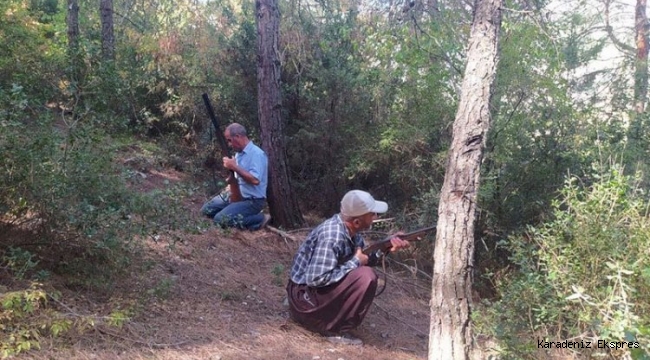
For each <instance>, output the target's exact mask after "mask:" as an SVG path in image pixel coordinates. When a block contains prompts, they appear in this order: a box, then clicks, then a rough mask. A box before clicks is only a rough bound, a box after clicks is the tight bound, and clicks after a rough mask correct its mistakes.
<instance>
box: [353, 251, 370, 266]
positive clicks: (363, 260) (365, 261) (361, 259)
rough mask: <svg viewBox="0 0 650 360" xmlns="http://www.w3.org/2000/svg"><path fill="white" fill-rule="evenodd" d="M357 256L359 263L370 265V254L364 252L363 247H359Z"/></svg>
mask: <svg viewBox="0 0 650 360" xmlns="http://www.w3.org/2000/svg"><path fill="white" fill-rule="evenodd" d="M354 256H356V258H357V259H358V260H359V265H361V266H363V265H368V255H366V254H364V253H363V249H361V248H357V252H356V253H355V254H354Z"/></svg>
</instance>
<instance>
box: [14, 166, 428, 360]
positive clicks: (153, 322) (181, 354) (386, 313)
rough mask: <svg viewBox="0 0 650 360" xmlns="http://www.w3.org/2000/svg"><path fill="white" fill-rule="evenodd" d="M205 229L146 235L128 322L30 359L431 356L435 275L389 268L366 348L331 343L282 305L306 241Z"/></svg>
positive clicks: (191, 202)
mask: <svg viewBox="0 0 650 360" xmlns="http://www.w3.org/2000/svg"><path fill="white" fill-rule="evenodd" d="M147 179H148V180H147V182H148V184H145V185H146V186H148V187H160V186H167V185H168V184H170V179H172V182H176V181H181V179H182V176H180V175H179V174H174V173H169V172H168V173H162V172H158V173H156V174H149V176H148V178H147ZM203 200H204V199H201V198H198V197H197V198H194V199H187V201H185V206H186V208H187V211H188V212H196V211H197V209H198V208H200V206H201V203H202V201H203ZM197 216H198V214H197ZM205 226H206V228H208V230H207V231H205V232H203V233H201V234H179V236H180V238H181V240H182V241H180V242H176V243H175V245H174V246H171V247H170V246H169V242H168V241H165V240H167V239H164V238H160V239H158V241H157V242H154V241H153V240H151V239H150V240H147V241H146V255H145V258H144V259H142V260H143V261H145V262H147V264H150V270H149V271H146V272H145V273H134V274H131V277H130V278H129V279H125V280H124V281H123V282H122V283H120V284H119V287H120V290H119V291H115V296H118V295H117V294H120V296H121V298H120V299H119V300H121V301H125V300H126V301H127V302H128V301H129V300H128V299H129V298H131V299H139V300H138V301H135V300H134V301H133V304H134V309H133V310H135V311H134V316H133V317H132V318H131V319H130V321H128V322H127V323H126V324H125V325H124V326H123V327H122V328H121V329H117V328H101V329H99V330H97V331H94V332H92V333H89V334H84V335H81V336H78V337H76V338H71V339H69V340H71V342H72V344H73V345H71V346H67V347H62V346H61V345H54V344H50V345H49V347H48V344H45V346H44V349H43V350H42V351H39V352H33V353H30V354H28V355H27V356H24V358H33V359H213V360H216V359H224V360H225V359H269V360H276V359H277V360H279V359H322V360H326V359H332V360H340V359H357V358H365V359H391V360H401V359H404V360H406V359H425V358H426V347H427V341H428V335H427V334H428V323H429V308H428V299H429V296H430V293H429V290H428V281H426V279H425V280H418V279H415V278H414V277H413V275H412V273H411V272H410V271H409V270H408V268H407V267H405V266H403V265H399V264H396V263H393V264H392V265H391V267H390V268H389V269H387V271H386V273H387V274H388V286H387V288H386V290H385V292H384V293H383V294H381V295H380V296H379V297H378V298H377V299H376V300H375V303H374V304H373V306H372V308H371V310H370V312H369V314H368V316H367V317H366V320H365V321H364V323H363V324H362V326H361V327H360V328H359V329H358V331H357V332H356V334H357V335H358V336H359V337H360V338H361V339H362V340H364V346H362V347H358V346H345V345H333V344H331V343H329V342H327V341H326V340H324V339H323V338H321V337H320V336H318V335H316V334H313V333H311V332H309V331H306V330H304V329H302V328H301V327H299V326H298V325H297V324H295V323H293V322H292V321H291V320H289V317H288V311H287V308H286V307H285V306H284V305H283V301H284V299H285V290H284V287H285V285H286V279H287V278H288V271H289V267H290V265H291V259H292V257H293V254H294V252H295V250H296V249H297V247H298V245H299V243H297V242H292V241H291V240H287V239H283V238H282V237H281V236H279V235H278V234H276V233H274V232H271V231H268V230H262V231H258V232H248V231H237V230H231V231H223V230H219V229H217V228H215V227H213V226H210V225H209V223H208V222H207V220H206V224H205ZM305 234H306V231H305V232H303V233H294V234H293V235H294V236H296V237H298V238H302V237H304V235H305ZM381 276H382V277H383V275H381ZM123 294H127V295H123ZM68 295H69V296H74V294H72V293H71V294H68ZM125 298H126V299H125ZM143 298H144V299H148V300H146V301H144V302H143V301H142V299H143ZM115 300H116V301H117V300H118V299H117V298H116V299H115ZM109 302H110V301H109Z"/></svg>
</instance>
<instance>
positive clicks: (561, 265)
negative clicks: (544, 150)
mask: <svg viewBox="0 0 650 360" xmlns="http://www.w3.org/2000/svg"><path fill="white" fill-rule="evenodd" d="M634 184H635V181H633V179H631V178H630V177H627V176H624V175H623V173H622V171H621V170H620V169H618V168H616V167H614V168H612V169H611V170H610V171H609V173H607V174H606V175H604V176H602V177H601V176H596V177H595V181H594V183H593V184H592V185H590V186H581V185H580V184H579V182H578V180H577V179H576V178H570V179H569V180H567V182H566V184H565V186H564V188H563V190H562V201H556V202H554V204H553V209H554V220H553V221H551V222H548V223H546V224H544V225H542V226H540V227H538V228H530V229H529V231H528V232H527V233H526V234H524V235H521V236H515V237H512V238H510V239H509V242H508V244H507V247H508V248H509V250H510V251H511V253H512V257H511V260H512V262H513V263H515V264H516V265H517V266H518V270H517V272H515V273H513V274H511V275H510V276H508V277H502V278H501V280H500V282H499V290H500V295H501V297H500V299H499V300H498V301H496V302H495V303H493V304H489V305H490V306H488V307H487V308H486V310H484V311H483V312H482V313H481V314H478V315H479V316H478V317H477V320H478V321H477V325H478V326H479V329H481V330H480V331H486V332H488V333H490V334H492V335H494V336H496V337H497V338H498V339H499V340H501V342H502V346H503V351H504V354H507V355H510V356H513V357H516V358H535V355H534V351H535V349H536V348H537V345H536V341H537V339H546V340H547V341H563V340H565V339H572V341H581V340H585V341H592V343H593V344H596V343H597V341H598V340H605V341H637V342H638V343H639V348H638V349H632V351H630V350H629V349H625V350H620V349H619V350H612V351H611V354H610V355H611V356H613V357H615V358H621V357H623V356H624V355H625V354H627V353H630V352H631V353H632V354H633V355H635V356H636V357H637V358H641V356H645V355H644V353H647V352H648V350H650V337H649V336H648V335H649V334H648V325H647V324H648V323H650V304H649V303H648V302H647V299H648V295H650V271H649V270H648V269H650V256H649V255H650V253H648V248H649V246H648V245H649V243H650V217H649V216H648V206H649V204H648V201H647V197H646V194H645V193H644V191H643V190H642V189H640V188H638V187H635V186H634ZM483 316H484V318H483ZM486 319H489V321H486ZM490 322H494V323H496V324H498V326H493V327H487V326H486V325H487V324H489V323H490ZM522 339H523V340H522ZM533 341H534V342H535V343H533ZM592 351H594V352H599V351H601V352H604V351H605V350H603V349H592Z"/></svg>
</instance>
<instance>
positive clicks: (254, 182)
mask: <svg viewBox="0 0 650 360" xmlns="http://www.w3.org/2000/svg"><path fill="white" fill-rule="evenodd" d="M233 171H235V172H236V173H237V174H239V176H241V178H242V179H244V181H246V182H247V183H249V184H252V185H258V184H259V183H260V181H259V179H258V178H256V177H255V176H253V174H251V173H249V172H248V171H246V170H245V169H244V168H242V167H240V166H239V165H237V166H235V168H234V169H233Z"/></svg>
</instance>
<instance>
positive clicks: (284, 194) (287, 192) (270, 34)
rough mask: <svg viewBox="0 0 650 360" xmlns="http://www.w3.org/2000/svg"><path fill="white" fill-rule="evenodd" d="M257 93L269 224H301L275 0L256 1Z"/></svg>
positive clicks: (285, 225) (288, 226)
mask: <svg viewBox="0 0 650 360" xmlns="http://www.w3.org/2000/svg"><path fill="white" fill-rule="evenodd" d="M255 6H256V15H257V16H256V21H257V46H258V55H257V93H258V100H257V104H258V113H259V115H258V116H259V119H260V127H261V130H262V147H263V148H264V151H266V154H267V155H268V157H269V191H268V194H269V208H270V212H271V217H272V218H273V224H274V225H276V226H283V227H285V228H293V227H297V226H301V225H302V224H303V219H302V215H301V213H300V208H299V207H298V202H297V201H296V199H295V196H294V192H293V191H292V188H291V183H290V180H289V169H288V166H287V160H286V151H285V141H284V124H283V122H282V100H281V93H280V91H281V90H280V58H279V53H278V42H279V41H278V38H279V36H280V35H279V34H280V31H279V28H280V11H279V9H278V2H277V0H257V1H256V2H255Z"/></svg>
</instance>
